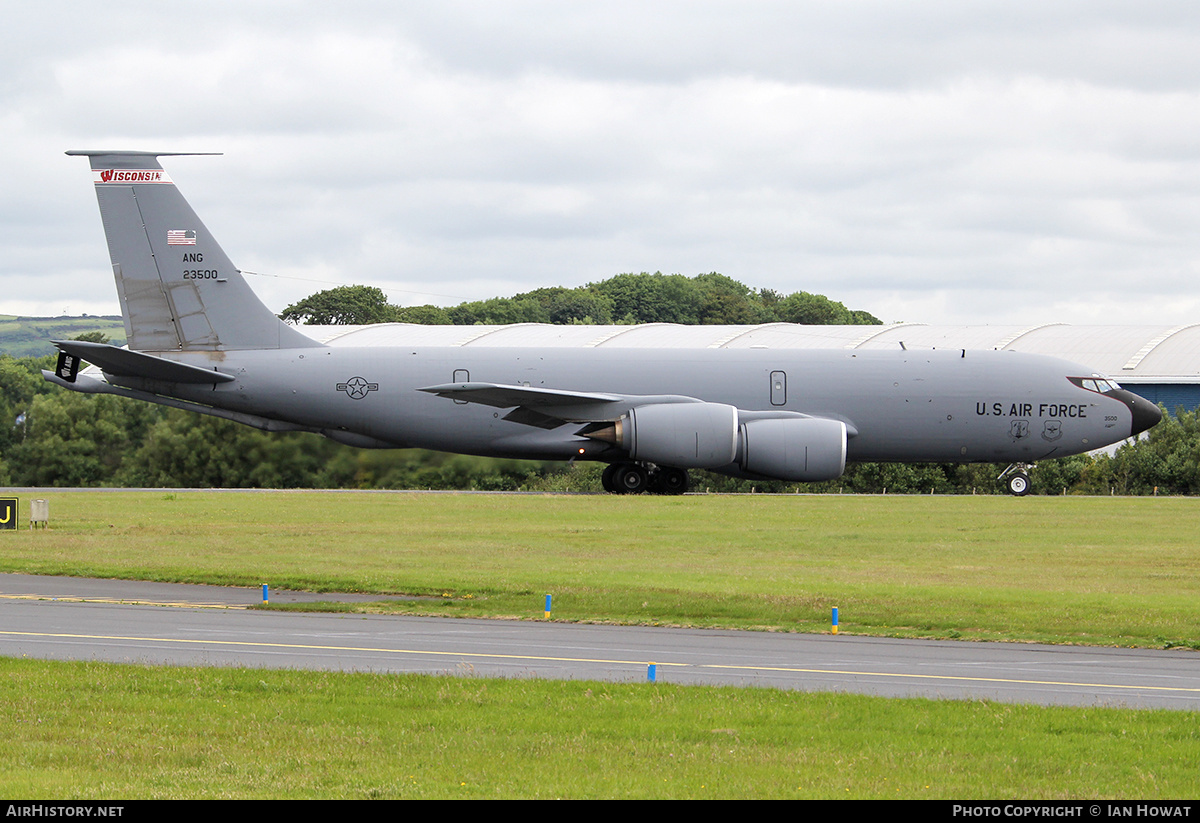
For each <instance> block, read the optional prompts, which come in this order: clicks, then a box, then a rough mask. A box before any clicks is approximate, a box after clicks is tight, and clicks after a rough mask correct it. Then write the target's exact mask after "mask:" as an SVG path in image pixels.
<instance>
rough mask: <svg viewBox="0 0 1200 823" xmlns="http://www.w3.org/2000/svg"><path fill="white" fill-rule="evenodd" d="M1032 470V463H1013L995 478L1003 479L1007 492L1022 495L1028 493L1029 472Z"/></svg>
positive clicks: (1029, 486) (1029, 485)
mask: <svg viewBox="0 0 1200 823" xmlns="http://www.w3.org/2000/svg"><path fill="white" fill-rule="evenodd" d="M1032 470H1033V464H1031V463H1013V464H1012V465H1011V466H1009V467H1008V468H1007V469H1005V470H1004V471H1003V472H1001V473H1000V476H999V477H997V478H996V479H997V480H1003V481H1004V489H1005V491H1007V492H1008V493H1009V494H1011V495H1014V496H1016V497H1024V496H1025V495H1027V494H1029V490H1030V488H1031V485H1032V484H1031V483H1030V482H1029V472H1030V471H1032Z"/></svg>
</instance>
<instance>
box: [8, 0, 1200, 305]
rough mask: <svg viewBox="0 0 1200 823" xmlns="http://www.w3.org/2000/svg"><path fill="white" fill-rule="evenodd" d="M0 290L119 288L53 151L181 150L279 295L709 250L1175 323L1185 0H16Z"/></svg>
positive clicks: (879, 301) (514, 286)
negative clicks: (390, 1) (593, 2)
mask: <svg viewBox="0 0 1200 823" xmlns="http://www.w3.org/2000/svg"><path fill="white" fill-rule="evenodd" d="M9 5H10V7H11V8H6V27H5V29H4V31H3V32H0V46H2V48H0V78H2V79H0V103H2V104H3V105H2V106H0V130H2V131H0V133H3V134H4V135H5V143H4V145H5V149H6V152H5V155H6V157H5V160H4V166H3V168H4V173H5V177H6V185H5V187H4V188H3V190H0V245H2V247H3V249H4V251H5V254H4V256H3V259H2V260H0V277H3V281H4V284H5V294H6V298H5V300H4V302H3V304H0V311H8V312H12V313H56V312H58V311H60V310H61V309H62V308H63V307H64V306H67V307H69V308H70V309H71V310H72V311H74V312H79V311H88V312H92V313H97V312H100V311H114V310H115V307H116V301H115V295H114V294H113V289H112V284H111V279H110V278H109V276H108V266H107V260H106V255H105V247H104V244H103V240H102V235H101V232H100V227H99V221H98V219H97V214H96V208H95V205H94V201H92V200H91V199H90V198H91V193H90V192H89V191H88V186H87V180H88V178H87V175H86V170H85V169H83V168H81V161H79V160H77V159H68V158H65V157H63V156H62V154H61V152H62V150H64V149H68V148H93V147H102V148H103V147H116V148H123V147H124V148H144V149H162V150H195V151H224V152H225V153H226V154H225V156H224V157H222V158H172V159H169V160H168V161H167V162H168V164H169V168H170V170H171V173H172V176H173V177H174V178H175V179H176V180H177V181H178V183H179V185H180V188H181V190H182V191H183V192H184V193H185V195H187V196H188V197H189V199H191V201H192V202H193V205H195V206H196V207H197V210H198V211H199V212H200V213H201V215H202V216H203V217H204V219H205V221H206V223H208V225H209V227H210V228H211V229H213V230H214V231H215V232H216V233H217V234H218V236H219V237H221V239H222V242H223V243H224V245H225V246H226V248H227V250H228V251H229V252H230V253H231V255H232V256H233V258H234V259H235V260H236V261H238V263H239V264H240V265H242V266H243V267H244V268H246V269H250V270H254V271H260V272H263V273H264V274H270V275H273V276H271V277H261V278H256V279H255V281H254V285H255V288H256V289H257V290H258V291H259V293H260V294H261V295H262V296H263V297H264V299H265V300H266V301H267V302H268V304H269V305H272V306H273V307H275V308H282V306H283V305H285V304H286V303H288V302H292V301H294V300H296V299H298V298H299V297H302V296H304V295H305V294H308V293H310V292H312V291H314V290H316V289H317V288H323V287H327V286H328V285H334V284H338V283H359V282H362V283H371V284H373V285H379V286H381V287H384V288H385V289H387V290H388V291H389V293H390V294H391V296H392V298H393V299H394V300H397V301H399V302H404V303H406V304H411V303H421V302H427V301H432V302H437V303H443V304H445V303H453V302H457V301H458V300H465V299H480V298H485V297H490V296H494V295H499V294H510V293H513V292H516V291H521V290H526V289H529V288H535V287H538V286H544V285H556V284H563V285H576V284H582V283H585V282H588V281H592V280H598V279H603V278H605V277H609V276H611V275H613V274H615V273H617V272H620V271H641V270H650V271H653V270H663V271H669V272H682V273H685V274H695V273H698V272H702V271H713V270H716V271H722V272H723V273H725V274H728V275H730V276H732V277H735V278H737V279H739V280H742V281H743V282H745V283H747V284H750V285H753V286H759V287H769V288H774V289H777V290H780V291H793V290H796V289H805V290H809V291H817V292H823V293H826V294H828V295H830V296H831V297H834V298H835V299H839V300H842V301H844V302H846V303H847V304H849V305H851V306H853V307H855V308H865V309H867V310H869V311H872V312H873V313H875V314H877V315H879V316H880V317H882V318H884V319H887V320H895V319H904V320H910V321H912V320H921V321H926V322H996V323H1000V322H1031V323H1032V322H1049V321H1052V320H1063V321H1068V322H1190V321H1189V318H1190V317H1192V316H1194V312H1195V309H1196V306H1195V303H1196V300H1194V299H1193V298H1192V297H1191V290H1190V288H1189V287H1190V285H1191V283H1193V282H1195V277H1196V275H1197V274H1198V272H1197V268H1198V263H1197V261H1198V260H1200V239H1198V237H1197V232H1196V231H1195V228H1194V226H1195V225H1196V222H1197V219H1198V218H1200V196H1198V195H1200V150H1198V149H1197V146H1196V144H1195V140H1194V135H1195V134H1196V133H1197V127H1198V126H1200V122H1197V121H1198V120H1200V88H1198V84H1200V80H1198V78H1200V72H1198V71H1197V69H1198V68H1200V66H1198V65H1197V62H1198V61H1200V12H1197V11H1193V10H1192V9H1191V7H1190V6H1189V5H1188V4H1180V3H1154V2H1151V3H1143V4H1138V5H1136V6H1133V5H1131V4H1127V3H1104V2H1063V3H1055V4H1046V5H1043V4H1035V3H1023V2H1006V3H999V2H996V3H990V2H980V3H961V2H921V3H916V4H896V3H891V2H882V0H880V2H812V3H802V4H796V3H772V2H765V3H754V4H732V3H706V2H679V3H670V2H668V3H657V4H654V5H652V6H646V5H645V4H637V5H634V4H632V3H616V4H611V3H610V4H605V5H604V6H603V7H602V8H601V7H595V8H592V7H588V6H586V5H583V4H567V3H553V2H513V3H502V4H497V3H481V2H444V3H438V4H412V6H411V7H409V6H408V5H399V6H396V7H391V6H380V5H379V4H377V3H369V4H368V3H361V2H346V3H339V4H336V5H333V4H316V3H281V2H267V1H266V0H259V2H242V3H237V4H234V3H203V4H170V5H164V4H158V3H148V2H133V1H132V0H128V1H127V2H115V3H108V4H104V5H103V7H101V6H99V5H97V4H90V3H71V2H49V3H44V4H40V5H38V6H37V7H36V8H35V7H33V6H29V5H28V4H15V3H14V4H9Z"/></svg>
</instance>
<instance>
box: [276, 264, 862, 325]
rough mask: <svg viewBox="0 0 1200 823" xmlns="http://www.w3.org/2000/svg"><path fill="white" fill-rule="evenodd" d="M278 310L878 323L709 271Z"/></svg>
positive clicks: (346, 321) (330, 299) (586, 321)
mask: <svg viewBox="0 0 1200 823" xmlns="http://www.w3.org/2000/svg"><path fill="white" fill-rule="evenodd" d="M279 316H280V317H281V318H282V319H283V320H286V321H287V322H289V323H297V324H306V325H317V326H341V325H369V324H372V323H418V324H421V325H426V326H439V325H441V326H445V325H454V326H474V325H480V324H482V325H488V326H490V325H503V324H506V323H553V324H557V325H571V324H581V325H601V326H606V325H611V324H627V325H632V324H636V323H680V324H683V325H689V326H692V325H706V326H708V325H735V326H736V325H751V324H755V323H776V322H782V323H802V324H805V325H813V326H828V325H879V324H880V320H879V319H878V318H877V317H875V316H874V315H872V314H871V313H870V312H865V311H858V310H851V309H848V308H846V307H845V306H844V305H842V304H841V303H838V302H836V301H834V300H830V299H829V298H828V297H826V296H825V295H823V294H810V293H809V292H806V291H798V292H793V293H792V294H788V295H781V294H779V293H778V292H775V291H773V290H771V289H753V288H750V287H749V286H747V285H745V284H743V283H739V282H738V281H737V280H734V279H732V278H730V277H726V276H725V275H723V274H718V273H716V272H711V273H709V274H700V275H697V276H695V277H685V276H684V275H682V274H662V273H661V272H658V273H655V274H648V273H646V272H642V273H641V274H618V275H616V276H615V277H611V278H609V279H608V280H603V281H601V282H599V283H589V284H587V285H586V286H579V287H578V288H574V289H568V288H565V287H561V286H555V287H550V288H544V289H534V290H533V291H529V292H524V293H522V294H517V295H514V296H513V297H493V298H491V299H490V300H476V301H470V302H465V303H460V304H459V305H457V306H453V307H450V308H441V307H439V306H432V305H425V306H407V307H402V306H395V305H392V304H391V303H388V301H387V296H386V295H385V294H384V293H383V291H382V290H381V289H378V288H375V287H373V286H338V287H337V288H333V289H326V290H325V291H320V292H317V293H316V294H313V295H309V296H308V297H306V298H304V299H303V300H300V301H298V302H296V303H293V304H292V305H290V306H288V307H287V308H286V309H284V310H283V312H282V313H281V314H280V315H279Z"/></svg>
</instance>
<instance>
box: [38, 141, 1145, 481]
mask: <svg viewBox="0 0 1200 823" xmlns="http://www.w3.org/2000/svg"><path fill="white" fill-rule="evenodd" d="M67 154H70V155H82V156H85V157H88V158H90V160H91V166H92V179H93V182H94V183H95V186H96V197H97V198H98V200H99V201H100V215H101V218H102V219H103V222H104V231H105V234H106V235H107V238H108V250H109V255H110V257H111V258H112V266H113V274H114V275H115V277H116V282H117V294H118V296H119V297H120V301H121V311H122V314H123V315H124V317H125V329H126V332H127V334H128V347H127V348H119V347H116V346H109V345H102V344H99V343H85V342H78V341H56V342H55V345H56V346H58V348H59V350H60V354H59V362H58V367H57V368H56V370H55V371H54V372H44V374H45V376H46V379H47V380H50V381H51V382H54V383H56V384H58V385H60V386H63V387H64V388H68V389H72V390H74V391H82V392H92V393H105V394H116V395H120V396H122V397H132V398H135V399H138V400H146V401H149V402H151V403H159V404H162V405H166V406H172V407H175V408H180V409H188V410H191V411H195V412H199V413H201V414H210V415H215V416H217V417H223V418H226V419H229V420H235V421H237V422H239V423H245V424H247V425H250V426H255V427H257V428H260V429H265V430H267V431H305V432H316V433H319V434H323V435H325V436H326V437H329V438H332V439H333V440H336V441H338V442H340V443H346V444H349V445H351V446H358V447H363V448H404V447H422V448H428V449H437V450H441V451H447V452H457V453H462V454H476V455H486V456H492V457H515V458H533V459H538V460H598V461H604V462H607V463H608V464H609V466H608V468H607V469H606V470H605V472H604V487H605V488H606V489H607V490H609V491H612V492H641V491H653V492H661V493H667V494H679V493H682V492H683V491H685V490H686V489H687V487H688V475H687V471H688V469H711V470H713V471H717V472H722V473H724V474H729V475H734V476H737V477H748V478H763V479H776V480H788V481H802V482H803V481H819V480H830V479H833V478H836V477H838V476H839V475H841V474H842V472H843V471H844V470H845V466H846V461H847V460H850V461H864V460H870V461H904V462H909V461H912V462H945V463H950V462H954V463H968V462H1004V463H1010V464H1012V465H1011V466H1010V470H1009V471H1008V472H1006V477H1007V485H1008V488H1009V490H1010V491H1011V492H1013V493H1015V494H1024V493H1025V492H1027V491H1028V488H1029V477H1028V474H1027V473H1026V470H1027V468H1028V466H1029V465H1031V464H1032V463H1034V462H1035V461H1038V460H1042V459H1046V458H1052V457H1062V456H1066V455H1071V454H1078V453H1080V452H1084V451H1089V450H1091V449H1097V448H1101V447H1103V446H1107V445H1109V444H1112V443H1116V442H1118V441H1120V440H1123V439H1125V438H1127V437H1130V436H1133V435H1137V434H1139V433H1140V432H1142V431H1145V430H1146V429H1148V428H1150V427H1151V426H1153V425H1154V424H1155V423H1157V422H1158V421H1159V419H1160V417H1161V415H1160V412H1159V410H1158V408H1157V407H1156V406H1154V405H1153V404H1151V403H1150V402H1149V401H1147V400H1144V399H1142V398H1141V397H1138V396H1137V395H1134V394H1132V393H1131V392H1128V391H1126V390H1124V389H1121V388H1120V387H1119V386H1117V384H1116V383H1114V382H1113V381H1111V380H1109V379H1107V378H1106V377H1104V376H1102V375H1098V374H1095V373H1093V372H1092V370H1091V369H1089V368H1087V367H1085V366H1080V365H1077V364H1075V363H1069V362H1067V361H1065V360H1058V359H1054V358H1048V357H1041V356H1036V355H1031V354H1019V353H1016V352H1010V351H971V350H961V349H955V350H949V351H947V350H933V351H916V350H904V349H903V348H901V349H899V350H896V351H876V350H813V349H789V348H766V347H750V348H744V347H743V348H728V347H716V348H714V347H705V348H697V347H681V346H678V345H666V346H655V347H653V348H651V347H643V348H630V347H628V346H605V345H600V343H602V342H604V341H607V340H608V339H609V338H610V337H615V336H616V335H618V334H620V331H619V330H618V331H613V330H611V329H596V336H595V342H593V343H589V344H586V345H579V344H576V345H555V343H554V342H553V341H548V342H545V343H543V344H540V345H526V346H520V347H518V346H497V345H488V346H473V345H446V344H445V343H444V342H443V344H441V345H428V338H423V337H422V334H423V333H422V332H421V328H422V327H415V326H393V327H392V328H391V330H390V331H389V333H388V334H387V335H385V336H386V337H388V338H389V339H388V341H387V342H388V345H369V346H356V345H353V343H352V342H351V343H339V342H338V341H332V342H331V343H330V344H328V345H327V344H325V343H322V342H320V341H319V340H317V339H314V338H312V337H309V336H307V335H306V334H304V333H302V332H301V331H299V330H298V329H297V328H295V327H292V326H289V325H287V324H285V323H283V322H282V321H281V320H279V319H278V318H277V317H276V316H275V315H274V314H272V313H271V312H270V310H268V309H267V308H266V306H264V305H263V303H262V302H261V301H259V299H258V298H257V297H256V296H255V295H254V293H253V292H252V291H251V289H250V287H249V286H248V285H247V283H246V281H245V280H244V279H243V277H242V274H241V272H240V271H239V270H238V269H237V268H235V267H234V265H233V263H232V262H230V260H229V258H228V257H227V256H226V254H225V252H224V251H223V250H222V249H221V247H220V246H219V245H218V244H217V241H216V240H215V239H214V238H213V236H212V235H211V234H210V233H209V231H208V229H207V228H205V226H204V224H203V223H201V222H200V219H199V218H198V217H197V216H196V214H195V212H194V211H192V208H191V207H190V206H189V205H188V203H187V201H186V200H184V198H183V196H182V195H181V194H180V193H179V191H178V190H177V189H176V188H175V185H174V183H173V182H172V181H171V178H170V177H168V176H167V173H166V172H165V171H164V170H163V168H162V166H161V165H160V164H159V162H158V158H159V157H163V156H170V155H172V154H173V153H170V152H136V151H70V152H67ZM737 333H738V332H737V330H736V329H735V330H734V331H733V334H737ZM348 337H349V338H354V337H356V335H348ZM731 339H732V338H731ZM443 340H444V338H443ZM374 342H379V341H378V338H377V339H376V340H375V341H374ZM81 360H82V361H86V362H88V363H91V364H92V368H88V369H85V370H83V371H80V370H79V365H80V361H81Z"/></svg>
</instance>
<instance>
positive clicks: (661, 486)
mask: <svg viewBox="0 0 1200 823" xmlns="http://www.w3.org/2000/svg"><path fill="white" fill-rule="evenodd" d="M654 485H655V488H654V490H655V491H656V492H658V493H659V494H685V493H686V492H687V490H688V473H687V472H686V471H684V470H683V469H676V468H672V467H670V466H668V467H667V468H665V469H659V471H658V477H657V482H656V483H655V484H654Z"/></svg>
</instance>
